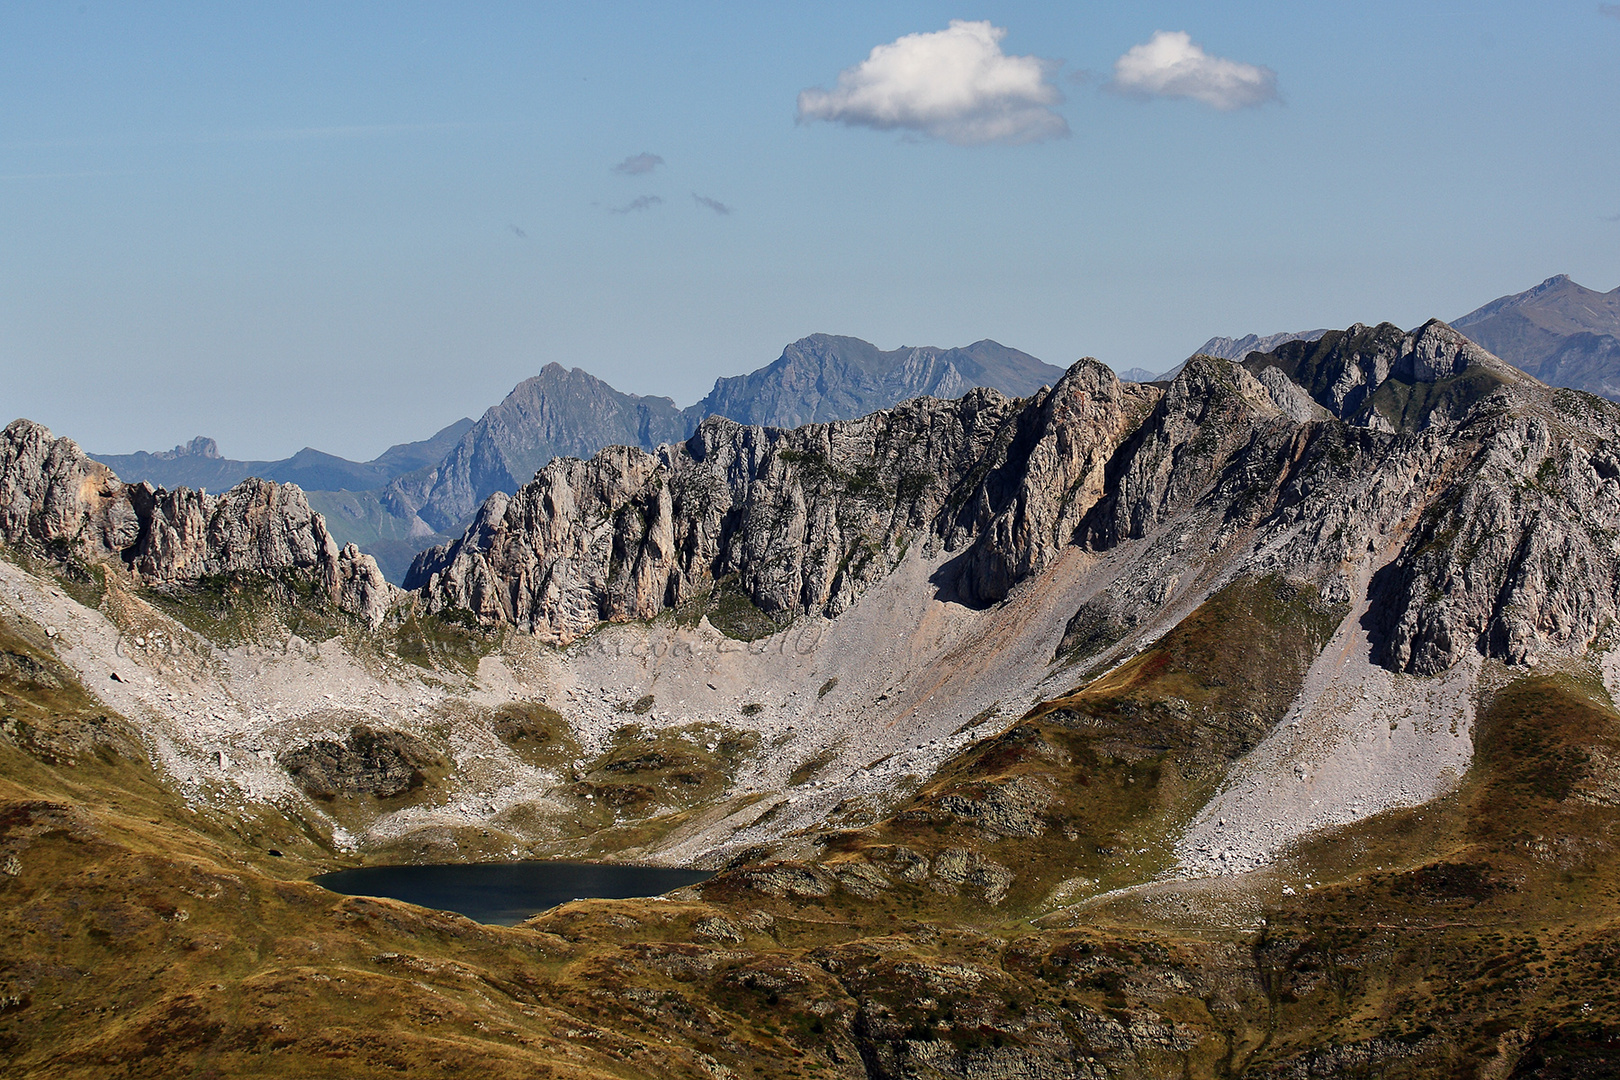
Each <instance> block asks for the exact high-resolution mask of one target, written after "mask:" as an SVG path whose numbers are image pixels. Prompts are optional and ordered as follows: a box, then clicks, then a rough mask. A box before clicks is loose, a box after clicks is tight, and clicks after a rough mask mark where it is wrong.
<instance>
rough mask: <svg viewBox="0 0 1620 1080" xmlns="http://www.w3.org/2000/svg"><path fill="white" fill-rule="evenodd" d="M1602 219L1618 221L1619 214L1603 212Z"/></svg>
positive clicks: (1619, 219) (1619, 218)
mask: <svg viewBox="0 0 1620 1080" xmlns="http://www.w3.org/2000/svg"><path fill="white" fill-rule="evenodd" d="M1603 220H1604V221H1620V214H1605V215H1603Z"/></svg>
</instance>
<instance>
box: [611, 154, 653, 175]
mask: <svg viewBox="0 0 1620 1080" xmlns="http://www.w3.org/2000/svg"><path fill="white" fill-rule="evenodd" d="M663 163H664V159H663V158H661V157H659V156H658V155H657V154H649V153H647V152H646V151H642V152H641V153H639V154H632V155H631V156H630V157H627V158H625V159H624V160H623V161H621V162H619V163H618V164H617V165H615V166H613V171H614V172H616V173H619V174H621V175H623V176H646V175H647V174H648V173H650V172H652V171H653V170H654V169H656V168H658V166H660V165H662V164H663Z"/></svg>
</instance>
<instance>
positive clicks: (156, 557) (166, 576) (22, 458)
mask: <svg viewBox="0 0 1620 1080" xmlns="http://www.w3.org/2000/svg"><path fill="white" fill-rule="evenodd" d="M0 541H4V542H5V543H6V544H8V545H11V546H14V547H21V548H27V549H33V550H35V551H38V552H40V553H42V554H45V555H47V556H51V557H56V558H76V559H80V560H83V561H86V562H91V563H104V564H106V563H112V564H118V565H121V566H123V567H125V568H127V569H128V571H129V572H130V573H131V574H132V575H134V576H135V577H136V578H137V579H139V580H141V581H144V582H148V583H153V584H174V583H185V582H192V581H197V580H199V579H201V578H205V577H210V576H214V575H230V574H274V573H281V572H292V573H294V574H298V575H302V576H304V577H306V578H307V579H308V580H309V581H310V582H312V583H314V584H316V585H317V586H319V587H320V588H322V589H323V590H325V591H326V592H327V594H328V595H329V596H330V597H331V599H332V602H333V603H334V604H336V605H337V606H338V607H339V608H340V609H342V610H344V611H348V612H350V613H351V614H354V615H358V616H360V617H362V618H364V619H366V621H367V622H369V623H370V624H371V625H373V626H375V625H378V624H380V623H381V622H382V619H383V617H384V615H385V614H386V613H387V611H388V608H389V606H390V605H391V604H392V602H393V600H394V591H395V590H394V588H393V586H391V585H389V584H388V583H387V582H386V581H385V580H384V579H383V576H382V573H381V571H379V570H378V569H377V564H376V562H375V561H374V560H372V558H371V557H370V556H369V555H362V554H361V553H360V551H359V549H358V548H356V547H354V546H353V545H352V544H351V545H348V546H346V547H343V548H341V549H340V548H339V547H338V545H337V543H336V542H335V541H334V540H333V539H332V536H331V535H330V534H329V533H328V532H327V530H326V522H325V521H324V519H322V517H321V516H320V515H319V514H317V513H315V512H313V511H312V510H310V508H309V502H308V501H307V500H306V499H305V498H304V493H303V492H302V491H300V490H299V489H298V488H297V487H294V486H293V485H291V484H276V483H272V482H271V481H268V480H246V481H244V482H242V483H241V484H238V485H237V486H236V487H234V488H232V489H231V490H229V491H227V492H225V493H224V494H222V495H209V494H206V493H204V492H200V491H194V490H191V489H189V488H178V489H176V490H174V491H166V490H164V489H162V488H154V487H152V486H151V485H150V484H144V483H143V484H136V485H133V486H131V485H127V484H124V483H123V482H121V481H120V480H119V479H118V477H117V476H115V475H114V474H113V472H112V470H111V469H109V468H108V467H107V466H106V465H103V464H102V463H100V462H98V461H95V460H93V459H92V458H90V457H89V456H87V455H86V454H85V453H84V452H83V451H82V450H80V449H79V447H78V445H77V444H76V443H74V442H73V440H71V439H66V438H57V437H55V436H53V435H52V434H51V432H50V431H49V430H47V429H46V428H44V427H42V426H40V425H39V424H35V423H33V422H31V421H28V420H17V421H14V422H13V423H11V424H10V425H8V426H7V427H6V429H5V431H4V432H3V433H0Z"/></svg>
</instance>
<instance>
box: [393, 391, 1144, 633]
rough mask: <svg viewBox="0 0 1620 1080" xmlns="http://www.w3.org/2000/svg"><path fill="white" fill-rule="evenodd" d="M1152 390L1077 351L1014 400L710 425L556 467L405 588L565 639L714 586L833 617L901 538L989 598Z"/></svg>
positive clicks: (1075, 497) (1063, 515)
mask: <svg viewBox="0 0 1620 1080" xmlns="http://www.w3.org/2000/svg"><path fill="white" fill-rule="evenodd" d="M1158 393H1159V391H1157V390H1156V389H1154V388H1151V387H1141V386H1136V385H1134V384H1122V383H1120V382H1119V380H1118V379H1117V378H1115V376H1114V375H1113V373H1112V372H1111V371H1109V370H1108V369H1107V368H1105V367H1103V366H1102V365H1101V364H1098V363H1097V362H1096V361H1092V360H1086V361H1081V362H1080V363H1079V364H1077V365H1075V367H1074V368H1072V369H1071V370H1070V372H1069V373H1068V374H1067V375H1066V376H1065V377H1064V378H1063V379H1062V380H1060V381H1059V382H1058V385H1057V386H1055V387H1053V388H1052V389H1051V390H1049V391H1043V392H1042V393H1040V394H1038V395H1037V396H1036V397H1035V398H1033V399H1031V400H1030V401H1029V402H1027V403H1026V402H1020V401H1014V400H1010V399H1008V398H1006V397H1004V396H1002V395H1001V394H1000V393H998V392H996V391H994V390H988V389H985V390H975V391H972V392H970V393H969V394H967V395H966V396H964V397H962V398H960V399H957V400H955V401H941V400H938V399H933V398H921V399H917V400H915V401H911V402H907V403H905V404H903V405H901V406H899V407H897V408H895V409H892V410H888V411H884V412H879V413H874V414H872V415H870V416H867V417H864V418H862V419H860V420H852V421H843V422H839V423H833V424H814V425H807V426H805V427H802V428H797V429H794V430H791V431H783V430H780V429H773V428H763V427H749V426H743V425H740V424H737V423H735V422H732V421H727V420H723V419H720V418H711V419H709V420H706V421H705V422H704V423H703V424H702V425H701V426H700V427H699V428H698V431H697V433H696V434H695V435H693V437H692V438H691V439H689V440H687V441H686V442H684V443H678V444H672V445H666V446H664V447H660V448H659V450H658V452H657V453H656V454H649V453H646V452H645V451H640V450H637V449H635V448H630V447H614V448H611V449H609V450H606V451H603V452H602V453H601V454H599V455H597V456H596V457H595V458H593V459H591V460H590V461H588V462H586V461H578V460H572V459H564V460H559V461H555V462H553V463H552V464H551V465H549V466H547V467H546V469H544V470H543V471H542V472H541V474H540V475H539V476H538V477H537V478H536V479H535V481H534V482H533V483H532V484H530V485H527V486H525V487H524V488H522V489H520V490H519V492H518V494H517V495H516V496H515V497H513V498H511V499H507V498H506V497H504V496H496V497H495V498H493V499H491V500H490V501H489V502H488V503H486V504H485V506H484V507H483V509H482V510H481V511H480V513H479V516H478V519H477V520H476V521H475V522H474V523H473V525H472V526H471V527H470V528H469V529H468V531H467V533H466V534H465V535H464V536H463V537H462V538H461V539H460V540H459V541H457V542H456V543H455V544H452V545H448V546H445V547H441V548H435V549H432V550H430V551H427V552H424V553H423V554H422V555H421V556H420V557H419V558H418V560H417V562H416V564H415V565H414V566H413V567H412V570H411V573H410V575H409V577H408V578H407V583H408V585H410V586H412V587H419V588H421V589H422V590H423V592H424V595H425V597H426V599H427V603H428V606H429V608H430V609H431V610H444V609H447V608H465V609H469V610H472V611H474V612H476V613H478V614H479V615H481V616H484V617H487V618H489V619H492V620H496V621H501V622H509V623H513V624H515V625H518V626H522V627H524V628H525V629H529V630H533V631H535V632H537V633H539V634H541V635H542V637H543V638H545V639H546V640H551V641H557V642H560V643H566V642H568V641H572V640H574V639H576V638H578V637H579V636H580V635H582V634H584V633H586V632H588V631H589V630H590V629H592V628H593V627H595V626H596V625H597V624H598V623H600V622H603V621H624V620H627V619H647V618H652V617H653V616H655V615H656V614H658V613H659V612H660V611H662V610H665V609H667V608H676V607H680V606H681V605H683V604H686V603H688V602H689V601H691V600H693V599H694V598H695V597H696V596H697V595H698V594H700V593H706V592H710V591H712V590H714V589H716V588H720V587H733V588H735V589H737V590H740V591H741V592H742V593H743V594H744V595H745V596H746V598H747V600H748V602H749V603H751V604H752V605H754V606H755V607H757V608H758V609H760V610H761V611H763V612H765V613H768V614H769V613H778V612H787V613H797V614H805V613H814V614H818V615H823V616H827V617H833V616H836V615H837V614H838V613H839V612H841V611H843V610H846V609H847V608H848V607H849V606H850V605H851V604H853V603H854V602H855V600H856V599H858V597H859V596H860V595H861V593H862V592H863V591H864V590H865V589H866V588H867V587H868V586H869V585H870V584H871V583H872V582H873V581H875V580H877V579H879V578H881V577H883V576H885V575H886V574H888V573H889V572H890V571H891V570H892V569H893V568H894V567H895V566H896V565H897V564H898V562H899V560H900V559H901V558H903V557H904V555H905V553H906V551H907V550H908V549H909V548H910V547H911V546H912V545H913V544H916V545H918V546H921V547H925V548H932V547H939V548H940V549H941V550H945V551H957V550H963V549H966V550H964V560H965V561H964V572H963V574H962V575H961V577H960V584H959V587H960V588H961V589H962V591H963V595H964V596H965V597H966V598H968V599H972V600H993V599H999V598H1001V597H1002V596H1005V595H1006V590H1007V588H1008V587H1010V585H1011V584H1012V583H1013V582H1015V581H1016V580H1019V579H1021V578H1022V577H1023V576H1027V575H1028V574H1030V573H1033V572H1035V571H1036V570H1038V569H1039V568H1041V567H1042V566H1044V565H1045V563H1046V562H1047V560H1049V558H1050V557H1051V555H1052V553H1053V552H1054V551H1055V550H1056V548H1057V547H1058V546H1059V545H1060V544H1061V543H1062V542H1064V541H1065V540H1066V531H1072V528H1073V527H1074V525H1075V524H1076V523H1077V522H1078V520H1079V518H1080V516H1081V515H1082V514H1083V513H1084V512H1085V510H1086V509H1088V508H1089V506H1090V505H1091V502H1093V501H1095V498H1096V497H1097V495H1098V494H1099V493H1100V492H1101V489H1102V468H1103V465H1104V463H1105V462H1106V461H1107V460H1108V458H1109V457H1110V456H1111V453H1112V450H1113V448H1114V445H1115V444H1116V443H1117V441H1118V440H1119V439H1121V438H1123V437H1124V436H1125V434H1126V433H1127V432H1128V431H1129V430H1130V427H1131V425H1132V423H1133V421H1134V420H1135V419H1136V418H1137V417H1138V416H1139V415H1140V414H1141V413H1143V412H1145V411H1146V410H1147V408H1148V407H1149V406H1150V405H1151V402H1152V401H1153V399H1154V398H1155V397H1157V395H1158Z"/></svg>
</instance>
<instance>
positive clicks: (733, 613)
mask: <svg viewBox="0 0 1620 1080" xmlns="http://www.w3.org/2000/svg"><path fill="white" fill-rule="evenodd" d="M704 614H705V615H707V616H708V617H709V625H710V626H713V627H714V628H715V629H716V630H718V631H720V632H721V633H722V634H724V635H726V637H728V638H734V639H736V640H737V641H758V640H759V639H760V638H766V637H770V636H771V635H772V634H774V633H777V632H778V631H780V630H785V629H787V628H788V626H789V625H791V624H792V622H793V613H792V612H790V611H774V612H773V611H766V610H764V609H763V608H761V607H760V606H759V605H758V604H756V603H754V600H753V598H752V597H750V596H749V595H748V593H747V592H746V591H745V590H744V589H743V587H742V584H741V582H740V581H739V580H738V579H737V578H736V577H735V576H731V577H725V578H721V579H720V580H719V581H717V582H715V586H714V590H713V592H712V593H710V596H709V603H708V607H707V609H706V610H705V611H704Z"/></svg>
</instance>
